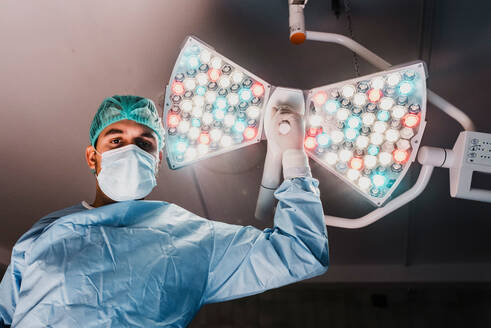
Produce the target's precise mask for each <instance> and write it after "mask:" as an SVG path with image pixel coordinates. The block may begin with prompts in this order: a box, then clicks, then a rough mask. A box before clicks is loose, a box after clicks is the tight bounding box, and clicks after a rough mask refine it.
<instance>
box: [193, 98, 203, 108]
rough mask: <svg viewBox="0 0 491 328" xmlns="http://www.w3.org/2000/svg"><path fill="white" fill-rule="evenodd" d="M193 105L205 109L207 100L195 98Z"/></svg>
mask: <svg viewBox="0 0 491 328" xmlns="http://www.w3.org/2000/svg"><path fill="white" fill-rule="evenodd" d="M193 103H194V105H195V106H198V107H203V106H204V104H205V98H204V97H203V96H194V97H193Z"/></svg>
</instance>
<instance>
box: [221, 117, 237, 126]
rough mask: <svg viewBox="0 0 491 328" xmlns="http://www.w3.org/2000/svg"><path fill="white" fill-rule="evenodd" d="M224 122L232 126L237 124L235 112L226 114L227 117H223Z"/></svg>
mask: <svg viewBox="0 0 491 328" xmlns="http://www.w3.org/2000/svg"><path fill="white" fill-rule="evenodd" d="M223 124H224V125H225V126H226V127H229V128H230V127H232V126H233V125H234V124H235V115H234V114H227V115H225V118H224V119H223Z"/></svg>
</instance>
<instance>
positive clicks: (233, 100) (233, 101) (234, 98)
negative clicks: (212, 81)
mask: <svg viewBox="0 0 491 328" xmlns="http://www.w3.org/2000/svg"><path fill="white" fill-rule="evenodd" d="M227 101H228V103H229V104H230V106H237V104H238V103H239V95H238V94H236V93H230V94H228V95H227Z"/></svg>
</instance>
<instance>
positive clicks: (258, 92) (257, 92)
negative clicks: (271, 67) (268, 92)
mask: <svg viewBox="0 0 491 328" xmlns="http://www.w3.org/2000/svg"><path fill="white" fill-rule="evenodd" d="M251 91H252V94H253V95H254V97H261V96H262V95H263V94H264V86H263V85H262V84H261V83H259V82H255V83H254V84H253V85H252V86H251Z"/></svg>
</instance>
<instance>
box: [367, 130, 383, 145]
mask: <svg viewBox="0 0 491 328" xmlns="http://www.w3.org/2000/svg"><path fill="white" fill-rule="evenodd" d="M370 142H371V143H372V144H374V145H377V146H380V145H381V144H382V143H383V142H384V136H383V135H382V134H380V133H372V134H371V135H370Z"/></svg>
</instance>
